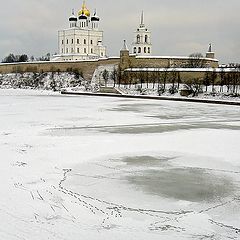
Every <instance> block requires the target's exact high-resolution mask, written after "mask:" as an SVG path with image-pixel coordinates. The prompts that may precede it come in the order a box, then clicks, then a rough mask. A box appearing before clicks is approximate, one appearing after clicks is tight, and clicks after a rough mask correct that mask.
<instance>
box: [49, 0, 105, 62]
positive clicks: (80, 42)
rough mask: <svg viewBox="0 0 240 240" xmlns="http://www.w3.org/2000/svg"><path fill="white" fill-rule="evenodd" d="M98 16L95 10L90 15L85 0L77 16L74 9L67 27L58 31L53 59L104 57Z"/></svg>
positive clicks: (70, 59) (71, 59) (77, 59)
mask: <svg viewBox="0 0 240 240" xmlns="http://www.w3.org/2000/svg"><path fill="white" fill-rule="evenodd" d="M99 23H100V18H99V17H98V16H97V13H96V11H95V12H94V14H93V15H92V16H91V13H90V11H89V10H88V9H87V7H86V4H85V1H84V2H83V4H82V8H81V10H80V11H79V12H78V17H77V16H75V14H74V11H73V12H72V15H71V16H70V17H69V28H68V29H65V30H60V31H58V54H57V55H54V56H53V59H52V60H53V61H79V60H90V59H100V58H106V47H104V46H103V31H101V30H99Z"/></svg>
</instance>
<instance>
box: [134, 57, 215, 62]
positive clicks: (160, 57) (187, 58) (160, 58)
mask: <svg viewBox="0 0 240 240" xmlns="http://www.w3.org/2000/svg"><path fill="white" fill-rule="evenodd" d="M136 58H144V59H200V60H212V61H214V62H218V59H212V58H204V57H202V58H194V57H187V56H136Z"/></svg>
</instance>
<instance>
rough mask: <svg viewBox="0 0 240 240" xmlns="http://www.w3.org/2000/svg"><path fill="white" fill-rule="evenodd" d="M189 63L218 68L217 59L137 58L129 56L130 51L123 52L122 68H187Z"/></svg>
mask: <svg viewBox="0 0 240 240" xmlns="http://www.w3.org/2000/svg"><path fill="white" fill-rule="evenodd" d="M189 63H192V64H194V63H195V64H203V65H208V66H210V67H214V68H216V67H218V61H217V60H215V59H207V58H203V59H189V58H184V57H182V58H181V57H149V58H148V57H136V56H135V55H129V52H128V51H122V52H121V61H120V67H121V69H122V70H124V69H126V68H146V67H150V68H154V67H156V68H166V67H186V65H188V64H189Z"/></svg>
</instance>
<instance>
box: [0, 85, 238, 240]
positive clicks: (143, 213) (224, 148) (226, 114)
mask: <svg viewBox="0 0 240 240" xmlns="http://www.w3.org/2000/svg"><path fill="white" fill-rule="evenodd" d="M0 116H1V117H0V153H1V161H0V180H1V181H0V189H1V195H0V219H1V224H0V239H4V240H15V239H31V240H32V239H33V240H35V239H36V240H40V239H41V240H42V239H53V240H55V239H56V240H59V239H65V240H78V239H90V240H92V239H144V240H145V239H164V240H165V239H167V240H169V239H199V240H200V239H220V240H221V239H239V238H240V224H239V223H240V207H239V206H240V189H239V184H240V157H239V156H240V147H239V142H240V108H239V107H238V106H219V105H211V104H194V103H184V102H170V101H169V102H168V101H163V102H161V101H155V100H133V99H130V100H126V99H118V98H116V99H113V98H111V99H110V98H105V97H101V98H100V97H86V96H84V97H83V96H61V95H58V94H52V93H50V92H46V91H43V92H40V91H33V90H0Z"/></svg>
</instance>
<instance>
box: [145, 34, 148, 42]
mask: <svg viewBox="0 0 240 240" xmlns="http://www.w3.org/2000/svg"><path fill="white" fill-rule="evenodd" d="M147 42H148V36H147V35H145V43H147Z"/></svg>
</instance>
